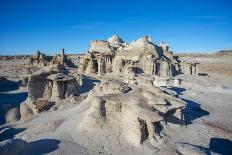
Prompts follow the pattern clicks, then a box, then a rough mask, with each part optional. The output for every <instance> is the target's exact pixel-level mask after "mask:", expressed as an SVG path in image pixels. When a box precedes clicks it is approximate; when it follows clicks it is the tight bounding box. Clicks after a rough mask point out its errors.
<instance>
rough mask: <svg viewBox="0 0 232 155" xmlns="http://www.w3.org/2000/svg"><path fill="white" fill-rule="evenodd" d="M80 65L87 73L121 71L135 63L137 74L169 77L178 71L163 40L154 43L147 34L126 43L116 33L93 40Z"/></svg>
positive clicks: (174, 60) (82, 71)
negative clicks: (106, 38)
mask: <svg viewBox="0 0 232 155" xmlns="http://www.w3.org/2000/svg"><path fill="white" fill-rule="evenodd" d="M79 66H80V68H79V72H80V73H87V74H90V73H98V74H105V73H107V72H114V73H124V71H125V70H126V68H128V67H134V69H135V71H136V74H137V73H145V74H146V75H157V76H167V77H172V76H173V75H175V74H176V73H177V72H179V71H180V70H179V65H178V62H177V60H176V59H175V58H174V57H173V54H172V51H171V50H170V48H169V46H168V45H167V44H164V43H162V44H160V45H156V44H155V43H153V42H152V41H151V38H150V37H149V36H145V37H142V38H140V39H138V40H137V41H133V42H131V43H130V44H129V45H127V44H126V43H125V42H124V41H123V40H122V39H120V38H119V37H118V36H117V35H113V36H112V37H110V38H109V39H108V40H107V41H103V40H95V41H92V42H91V43H90V48H89V50H88V53H87V54H86V55H85V56H84V57H82V58H81V61H80V65H79Z"/></svg>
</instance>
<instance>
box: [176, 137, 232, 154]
mask: <svg viewBox="0 0 232 155" xmlns="http://www.w3.org/2000/svg"><path fill="white" fill-rule="evenodd" d="M180 144H184V145H187V146H188V145H189V146H192V147H195V148H198V149H199V150H201V151H203V152H204V153H205V154H207V155H211V154H215V153H216V154H221V155H231V154H232V141H231V140H229V139H223V138H215V137H212V138H211V139H210V142H209V148H206V147H202V146H198V145H194V144H189V143H180Z"/></svg>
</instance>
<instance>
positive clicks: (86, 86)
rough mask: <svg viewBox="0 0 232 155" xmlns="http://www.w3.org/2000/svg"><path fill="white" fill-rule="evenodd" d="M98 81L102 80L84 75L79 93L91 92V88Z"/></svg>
mask: <svg viewBox="0 0 232 155" xmlns="http://www.w3.org/2000/svg"><path fill="white" fill-rule="evenodd" d="M97 82H100V81H99V80H96V79H93V78H91V77H88V76H84V75H83V77H82V85H81V86H80V88H79V93H80V94H82V93H86V92H89V91H90V90H91V89H93V87H94V86H95V83H97Z"/></svg>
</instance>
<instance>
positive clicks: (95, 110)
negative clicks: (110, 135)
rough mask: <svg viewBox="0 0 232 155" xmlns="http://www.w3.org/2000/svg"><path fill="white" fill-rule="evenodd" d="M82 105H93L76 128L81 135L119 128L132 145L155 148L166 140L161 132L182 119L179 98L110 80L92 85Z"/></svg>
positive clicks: (148, 87) (156, 90) (180, 122)
mask: <svg viewBox="0 0 232 155" xmlns="http://www.w3.org/2000/svg"><path fill="white" fill-rule="evenodd" d="M84 102H90V103H91V105H92V106H91V108H90V110H89V113H88V114H87V116H86V119H85V120H83V122H82V123H81V125H80V126H79V127H80V130H85V131H84V134H86V133H88V132H90V130H91V129H92V128H95V129H96V130H97V128H100V129H101V130H106V129H108V130H112V132H113V130H117V129H118V130H119V131H120V132H121V135H120V137H123V138H124V139H123V140H125V141H128V142H130V143H133V144H135V145H142V144H143V143H145V142H148V143H150V144H151V145H153V146H157V145H158V144H160V143H161V142H162V139H163V138H164V137H165V134H164V133H163V130H162V129H163V128H166V126H167V125H168V126H169V127H170V126H172V125H173V124H182V123H183V119H184V118H183V115H182V108H184V107H185V102H184V101H182V100H181V99H179V98H176V97H173V96H171V95H170V94H168V93H167V92H163V91H162V90H161V89H159V88H157V87H154V86H147V87H141V86H136V85H128V84H126V83H123V82H121V81H120V80H116V79H112V78H110V79H108V80H107V79H106V80H104V81H102V83H101V84H100V85H97V86H95V87H94V89H93V90H92V91H91V92H90V93H89V95H88V97H87V98H86V99H85V100H84ZM117 134H118V133H117ZM131 137H133V138H131ZM119 143H120V142H119Z"/></svg>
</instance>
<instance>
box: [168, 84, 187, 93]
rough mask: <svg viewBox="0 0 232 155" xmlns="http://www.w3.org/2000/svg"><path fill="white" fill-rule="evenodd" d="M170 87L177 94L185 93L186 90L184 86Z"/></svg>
mask: <svg viewBox="0 0 232 155" xmlns="http://www.w3.org/2000/svg"><path fill="white" fill-rule="evenodd" d="M168 89H170V90H172V91H174V92H176V94H177V95H183V92H184V91H185V90H186V89H184V88H180V87H174V86H171V87H168Z"/></svg>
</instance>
